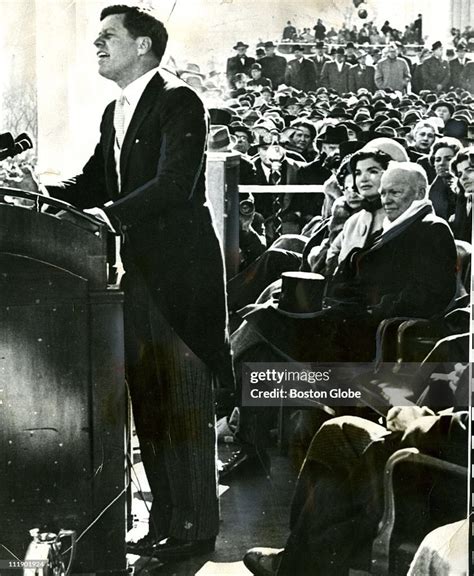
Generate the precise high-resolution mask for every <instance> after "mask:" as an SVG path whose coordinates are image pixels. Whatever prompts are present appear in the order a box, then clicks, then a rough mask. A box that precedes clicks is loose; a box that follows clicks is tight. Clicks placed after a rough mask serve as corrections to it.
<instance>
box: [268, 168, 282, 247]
mask: <svg viewBox="0 0 474 576" xmlns="http://www.w3.org/2000/svg"><path fill="white" fill-rule="evenodd" d="M280 181H281V173H280V172H278V170H272V171H271V172H270V184H271V185H272V186H277V185H278V184H279V183H280ZM272 212H273V224H274V237H275V238H279V237H280V236H281V228H282V220H281V212H282V205H281V195H280V194H275V195H274V197H273V204H272Z"/></svg>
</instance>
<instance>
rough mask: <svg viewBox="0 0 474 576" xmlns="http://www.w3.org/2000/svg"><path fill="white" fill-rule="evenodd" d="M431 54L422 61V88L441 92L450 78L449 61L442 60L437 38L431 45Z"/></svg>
mask: <svg viewBox="0 0 474 576" xmlns="http://www.w3.org/2000/svg"><path fill="white" fill-rule="evenodd" d="M431 51H432V54H431V56H429V57H428V58H427V59H426V60H425V61H424V62H423V66H422V68H421V70H422V81H421V82H422V87H423V90H432V91H433V92H442V91H444V90H447V88H448V87H449V84H450V80H451V74H450V69H449V62H448V61H447V60H443V45H442V44H441V42H440V41H439V40H438V41H437V42H435V43H434V44H433V46H432V47H431Z"/></svg>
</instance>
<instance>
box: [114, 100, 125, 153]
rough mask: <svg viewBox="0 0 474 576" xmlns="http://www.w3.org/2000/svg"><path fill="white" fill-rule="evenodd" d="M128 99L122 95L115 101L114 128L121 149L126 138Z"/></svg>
mask: <svg viewBox="0 0 474 576" xmlns="http://www.w3.org/2000/svg"><path fill="white" fill-rule="evenodd" d="M126 102H127V99H126V97H125V95H124V94H123V92H122V94H121V95H120V98H118V99H117V100H116V102H115V111H114V128H115V138H116V139H117V145H118V147H119V149H121V148H122V144H123V139H124V138H125V104H126Z"/></svg>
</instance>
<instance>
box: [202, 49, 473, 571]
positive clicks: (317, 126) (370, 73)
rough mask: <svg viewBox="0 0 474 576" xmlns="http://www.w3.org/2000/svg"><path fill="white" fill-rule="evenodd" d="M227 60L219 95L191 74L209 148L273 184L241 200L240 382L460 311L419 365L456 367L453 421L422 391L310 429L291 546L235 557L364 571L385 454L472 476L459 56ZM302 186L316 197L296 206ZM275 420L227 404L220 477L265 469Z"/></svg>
mask: <svg viewBox="0 0 474 576" xmlns="http://www.w3.org/2000/svg"><path fill="white" fill-rule="evenodd" d="M235 48H236V50H237V51H238V55H237V56H236V57H235V58H236V60H235V61H234V62H230V64H229V62H228V67H227V77H226V79H224V78H223V77H222V76H221V84H220V87H218V80H217V79H215V80H213V82H212V84H208V85H207V88H206V87H205V84H204V82H203V81H202V80H203V79H201V86H202V87H203V92H202V95H203V98H204V99H205V100H207V102H208V105H209V106H210V115H211V134H210V142H209V149H210V150H211V151H221V152H222V151H226V152H235V153H238V154H239V155H240V184H242V185H247V186H250V187H252V186H254V187H260V186H264V187H272V186H278V188H275V192H271V189H270V190H267V191H266V193H261V194H257V193H255V194H251V193H247V194H241V210H240V253H241V263H240V271H239V273H238V274H237V275H236V276H234V277H233V278H229V279H228V303H229V309H230V312H231V320H232V324H231V326H232V327H233V330H234V331H233V334H232V340H231V343H232V348H233V353H234V362H235V368H236V377H237V381H238V383H239V381H240V379H241V366H242V363H244V362H272V361H280V362H281V361H288V360H292V361H297V362H344V361H346V362H372V361H373V360H374V359H375V357H376V353H377V347H376V336H377V334H378V330H379V327H380V325H381V322H384V321H386V320H388V319H390V318H393V317H403V318H407V317H408V318H421V319H425V320H426V321H431V320H432V319H437V321H444V319H445V318H447V317H448V315H453V313H456V314H457V315H456V319H457V320H456V322H455V323H454V324H453V323H452V324H451V325H450V327H449V330H450V331H449V336H448V338H445V339H444V340H441V341H440V342H438V344H437V345H436V346H435V348H434V350H433V352H432V355H434V356H431V355H430V358H434V360H435V361H439V359H440V358H441V359H442V360H443V361H446V362H447V363H448V365H449V366H451V368H452V370H453V371H452V373H451V380H450V385H449V390H448V392H449V393H446V390H444V391H443V407H445V408H446V407H451V408H450V410H449V411H448V413H446V412H443V413H442V414H438V415H436V414H435V411H436V410H437V408H439V405H438V404H436V402H435V403H433V402H432V401H431V400H432V398H433V397H435V396H436V393H434V392H433V390H432V389H431V388H430V384H429V385H428V391H426V390H424V391H423V393H420V392H421V391H420V390H419V389H418V388H417V390H416V392H417V393H416V395H415V394H413V395H412V396H411V397H410V401H411V402H413V403H415V404H419V406H414V407H412V408H408V407H405V408H392V410H390V411H389V412H388V414H387V419H386V422H385V424H386V425H385V427H382V426H380V425H379V424H376V423H375V422H376V420H377V418H374V415H369V414H367V413H364V418H361V417H355V416H353V415H352V414H351V412H350V411H349V410H345V409H338V410H336V411H332V412H331V414H332V416H337V417H332V418H329V417H328V416H327V413H325V414H324V417H322V416H321V413H320V414H319V416H316V417H315V418H314V417H311V418H310V423H309V424H308V423H307V422H306V420H305V418H307V417H306V416H305V417H304V418H303V420H302V422H304V423H305V424H304V426H303V427H304V428H305V433H304V437H305V438H304V441H302V442H300V446H302V450H303V453H306V456H305V457H304V458H301V457H300V458H299V463H300V464H301V463H302V465H301V469H300V473H299V479H298V483H297V487H296V490H295V495H294V501H293V506H292V510H291V518H290V536H289V538H288V540H287V542H286V545H285V547H284V548H283V549H282V550H272V549H260V548H258V549H252V550H250V551H249V552H248V553H247V554H246V556H245V558H244V562H245V564H246V566H247V567H248V568H249V569H250V570H251V571H252V573H254V574H256V575H265V576H272V575H278V576H283V575H286V574H288V575H290V574H298V575H304V574H324V575H325V576H328V575H329V576H330V575H332V574H334V575H338V576H339V575H344V574H347V573H348V571H349V568H351V567H352V566H354V558H357V561H356V562H355V564H361V565H365V566H366V565H367V562H368V561H369V559H370V546H371V544H372V541H373V539H374V538H375V536H376V534H377V529H378V524H379V522H380V520H381V517H382V513H383V498H382V494H383V488H382V484H383V471H384V466H385V463H386V462H387V459H388V458H389V457H390V456H391V455H392V454H393V453H394V452H395V451H396V450H398V449H399V448H403V447H416V448H418V449H420V450H422V451H425V452H427V453H429V454H432V455H434V456H437V457H439V458H443V459H445V460H447V461H450V462H454V463H457V464H461V465H463V466H466V465H467V464H466V463H467V424H466V422H467V413H466V412H465V411H463V410H462V408H463V407H464V406H466V404H467V400H466V399H467V395H466V390H467V388H466V386H467V378H468V371H467V370H466V369H465V367H466V364H467V362H468V344H466V333H467V332H468V331H469V312H468V308H467V305H468V299H469V296H468V295H467V294H466V289H467V290H468V289H469V286H468V285H466V282H465V280H464V282H463V278H462V276H461V271H460V264H459V250H460V247H463V249H464V250H470V244H471V236H472V195H473V194H474V147H473V128H474V98H473V96H472V82H473V78H472V76H473V74H472V72H473V68H471V64H470V63H468V62H466V61H465V45H463V44H462V43H461V44H460V45H459V44H458V47H457V49H458V52H459V53H460V55H462V58H458V59H457V60H458V61H457V62H456V63H454V62H453V64H450V63H447V62H446V61H445V60H443V58H442V52H443V47H442V45H441V43H439V42H436V43H435V44H433V46H432V54H431V55H428V56H426V55H425V56H424V60H423V62H420V63H419V64H418V65H416V66H415V65H413V63H412V62H411V61H410V59H407V58H404V57H403V54H402V52H401V51H400V46H397V45H396V44H389V45H388V46H387V49H386V52H387V54H386V56H385V57H384V58H382V59H381V60H380V61H379V62H378V63H377V65H376V66H375V68H373V67H371V66H370V65H367V63H366V62H367V58H368V55H367V54H366V53H360V52H356V51H355V50H354V51H353V53H352V54H353V56H354V59H355V62H354V64H351V65H348V64H347V60H348V53H347V52H351V50H352V48H351V47H350V46H349V47H348V49H347V50H344V49H340V50H339V49H338V50H336V53H335V58H334V60H332V59H331V58H330V56H329V55H328V54H326V53H325V50H324V45H319V47H318V48H317V50H318V51H319V52H318V54H317V55H316V56H315V57H314V58H313V59H309V58H306V57H305V56H303V51H302V50H299V47H298V46H296V47H295V59H294V60H290V61H289V62H286V60H285V59H284V58H282V57H280V56H277V55H276V54H275V46H274V45H273V44H272V43H271V42H268V43H266V45H265V48H266V50H267V56H265V57H264V58H262V59H260V60H259V61H255V60H253V61H250V62H248V60H252V59H249V57H247V56H246V54H245V52H246V50H247V48H248V46H247V45H246V44H244V43H242V42H240V43H238V44H237V45H236V47H235ZM463 52H464V53H463ZM349 56H351V54H349ZM265 58H267V60H265ZM279 59H280V60H279ZM349 61H350V60H349ZM247 64H248V70H240V71H236V70H237V67H238V65H240V66H241V67H242V68H243V67H244V66H245V65H247ZM454 64H455V65H456V66H459V68H458V69H456V70H457V72H456V73H455V74H454V73H452V72H451V70H454V69H455V67H454ZM317 65H319V66H320V67H319V71H318V69H317ZM344 70H346V71H347V72H346V74H347V78H346V80H341V73H342V72H344ZM247 74H248V76H247ZM249 78H251V79H250V80H249ZM226 80H227V81H228V82H229V84H228V86H227V87H224V82H225V81H226ZM413 88H416V91H414V90H413ZM303 184H305V185H312V186H314V187H315V188H314V191H309V192H306V193H304V194H294V191H295V189H294V188H293V187H294V186H296V187H298V185H303ZM282 187H283V188H282ZM296 190H297V188H296ZM308 273H309V274H308ZM295 285H297V288H295ZM291 295H293V300H292V299H291ZM298 295H299V297H298ZM451 317H452V316H450V318H451ZM446 324H447V323H446ZM453 374H456V375H455V376H453ZM412 392H413V391H412ZM453 407H455V408H454V409H453ZM459 407H461V408H459ZM314 410H315V411H316V412H318V409H314ZM366 416H367V417H366ZM274 419H275V409H274V408H261V407H258V408H248V407H241V408H240V428H239V432H238V438H239V441H240V442H241V446H242V449H241V451H240V452H239V453H238V454H237V457H236V458H235V459H234V460H233V461H231V462H228V463H225V464H224V466H223V468H222V470H221V475H222V476H223V477H224V476H226V475H228V474H230V473H231V472H232V471H233V470H235V466H236V464H237V463H240V462H243V461H252V460H253V461H254V462H255V463H256V466H259V467H261V468H262V469H263V470H264V471H265V472H266V473H269V470H270V465H271V462H270V458H269V455H268V451H267V448H268V445H269V442H270V429H271V427H272V423H273V422H274ZM325 420H327V421H325ZM327 502H331V503H333V504H332V505H331V506H330V507H328V506H327ZM336 502H337V505H335V504H334V503H336ZM412 573H413V574H416V573H417V572H416V570H415V568H413V569H412Z"/></svg>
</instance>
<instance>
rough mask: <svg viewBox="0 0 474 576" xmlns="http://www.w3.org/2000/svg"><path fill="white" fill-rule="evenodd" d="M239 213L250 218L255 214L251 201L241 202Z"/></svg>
mask: <svg viewBox="0 0 474 576" xmlns="http://www.w3.org/2000/svg"><path fill="white" fill-rule="evenodd" d="M239 211H240V215H241V216H251V215H252V214H253V213H254V212H255V204H254V203H253V201H252V200H241V201H240V205H239Z"/></svg>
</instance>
